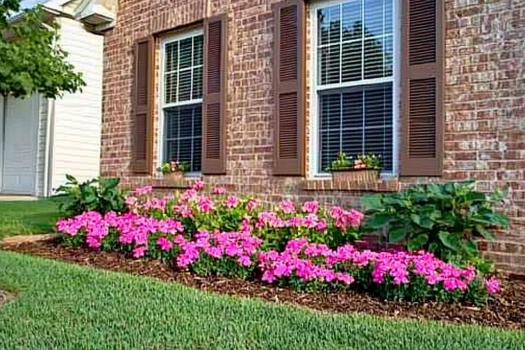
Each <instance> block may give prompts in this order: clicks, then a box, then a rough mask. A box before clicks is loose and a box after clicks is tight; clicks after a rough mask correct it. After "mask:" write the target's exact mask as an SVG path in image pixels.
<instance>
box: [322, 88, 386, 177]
mask: <svg viewBox="0 0 525 350" xmlns="http://www.w3.org/2000/svg"><path fill="white" fill-rule="evenodd" d="M319 116H320V130H319V140H320V145H319V147H320V150H319V151H320V152H319V157H320V159H319V169H318V170H319V171H325V169H326V168H327V167H328V166H330V164H331V162H332V161H333V160H334V159H335V157H336V156H337V153H338V152H340V151H343V152H346V153H347V154H348V155H349V156H352V157H356V156H357V155H358V154H362V153H369V152H372V153H374V154H376V155H380V156H381V158H382V162H383V169H384V171H386V172H390V171H392V157H393V154H392V147H393V146H392V143H393V131H392V130H393V129H392V125H393V124H392V121H393V103H392V83H385V84H376V85H368V86H358V87H355V88H352V89H351V91H342V90H338V91H335V92H334V91H332V92H329V93H324V94H321V95H320V96H319Z"/></svg>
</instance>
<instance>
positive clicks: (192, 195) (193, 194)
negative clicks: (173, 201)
mask: <svg viewBox="0 0 525 350" xmlns="http://www.w3.org/2000/svg"><path fill="white" fill-rule="evenodd" d="M197 196H198V193H197V190H195V189H193V188H192V189H189V190H187V191H184V193H182V196H181V199H182V200H183V201H189V200H192V199H196V198H197Z"/></svg>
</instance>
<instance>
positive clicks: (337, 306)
mask: <svg viewBox="0 0 525 350" xmlns="http://www.w3.org/2000/svg"><path fill="white" fill-rule="evenodd" d="M2 249H4V250H8V251H14V252H18V253H23V254H30V255H34V256H39V257H43V258H48V259H53V260H60V261H65V262H70V263H75V264H78V265H82V266H89V267H94V268H100V269H104V270H111V271H119V272H125V273H131V274H134V275H141V276H150V277H154V278H158V279H161V280H164V281H170V282H178V283H181V284H184V285H186V286H189V287H193V288H197V289H200V290H202V291H206V292H214V293H219V294H226V295H232V296H238V297H249V298H258V299H262V300H266V301H270V302H279V303H285V304H292V305H298V306H303V307H308V308H311V309H315V310H320V311H328V312H335V313H356V312H357V313H363V314H370V315H376V316H382V317H388V318H396V319H400V318H407V319H414V320H432V321H443V322H447V323H453V324H467V325H479V326H489V327H500V328H506V329H525V317H524V315H525V281H524V280H520V279H512V280H510V279H509V277H508V276H501V277H500V279H501V282H502V287H503V291H502V293H501V294H500V295H498V296H497V298H495V299H494V300H492V301H490V302H489V304H488V305H487V307H486V308H476V307H471V306H463V305H459V304H445V303H438V302H419V303H410V302H393V301H383V300H380V299H378V298H376V297H373V296H370V295H367V294H364V293H357V292H353V291H350V292H344V293H341V292H340V293H303V292H298V291H294V290H292V289H289V288H279V287H277V286H272V285H268V284H263V283H262V282H258V281H242V280H236V279H229V278H220V277H209V278H208V277H199V276H196V275H194V274H191V273H189V272H180V271H175V270H174V269H173V268H172V267H171V266H169V265H168V264H165V263H162V262H161V261H158V260H133V259H130V258H128V257H126V256H124V255H123V254H121V253H114V252H94V251H91V250H86V249H83V248H65V247H63V246H60V245H59V244H58V243H57V242H56V240H55V239H53V237H49V236H48V238H47V239H43V240H34V241H31V242H23V241H22V242H20V243H17V244H3V246H2Z"/></svg>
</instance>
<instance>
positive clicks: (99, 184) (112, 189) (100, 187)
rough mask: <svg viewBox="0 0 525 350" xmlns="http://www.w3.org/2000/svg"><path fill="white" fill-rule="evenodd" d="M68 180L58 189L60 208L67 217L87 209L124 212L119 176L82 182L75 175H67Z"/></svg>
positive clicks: (57, 196)
mask: <svg viewBox="0 0 525 350" xmlns="http://www.w3.org/2000/svg"><path fill="white" fill-rule="evenodd" d="M66 178H67V182H66V184H65V185H63V186H60V187H59V188H58V189H57V194H56V196H55V197H56V198H59V199H60V206H59V209H60V211H61V212H62V214H63V215H64V216H65V217H73V216H75V215H79V214H82V213H84V212H86V211H97V212H99V213H101V214H105V213H107V212H108V211H114V212H119V213H120V212H124V211H125V209H126V204H125V196H124V193H123V192H122V190H121V189H120V188H119V187H118V185H119V183H120V179H118V178H110V179H104V178H98V179H91V180H88V181H85V182H82V183H80V182H79V181H78V180H77V179H76V178H75V177H73V176H71V175H66Z"/></svg>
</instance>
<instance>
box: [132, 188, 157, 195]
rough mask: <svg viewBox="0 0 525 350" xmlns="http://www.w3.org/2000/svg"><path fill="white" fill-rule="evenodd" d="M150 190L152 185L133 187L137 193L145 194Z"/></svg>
mask: <svg viewBox="0 0 525 350" xmlns="http://www.w3.org/2000/svg"><path fill="white" fill-rule="evenodd" d="M152 191H153V186H144V187H139V188H137V189H135V192H136V193H137V194H138V195H146V194H148V193H151V192H152Z"/></svg>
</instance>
